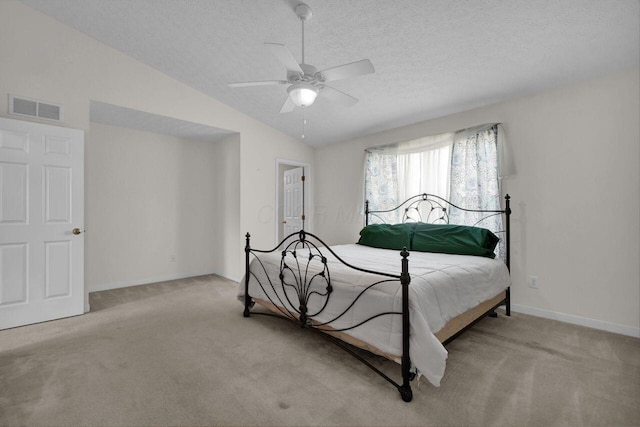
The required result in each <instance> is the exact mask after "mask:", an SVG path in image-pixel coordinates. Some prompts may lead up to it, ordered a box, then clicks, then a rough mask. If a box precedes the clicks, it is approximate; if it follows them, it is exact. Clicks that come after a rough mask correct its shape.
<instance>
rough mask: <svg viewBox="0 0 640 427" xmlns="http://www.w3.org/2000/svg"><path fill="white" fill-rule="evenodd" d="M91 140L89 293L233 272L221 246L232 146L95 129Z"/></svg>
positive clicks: (87, 203)
mask: <svg viewBox="0 0 640 427" xmlns="http://www.w3.org/2000/svg"><path fill="white" fill-rule="evenodd" d="M86 139H87V142H86V144H85V151H86V161H85V166H86V170H87V173H86V174H85V189H86V197H85V211H86V221H85V227H86V229H87V234H86V235H85V236H86V238H85V240H86V259H85V265H86V268H85V284H86V286H87V287H88V289H89V291H94V290H101V289H111V288H114V287H118V286H125V285H131V284H136V283H150V282H154V281H159V280H167V279H169V278H174V277H175V278H177V277H190V276H196V275H202V274H211V273H219V274H224V273H225V272H228V271H229V270H233V269H229V268H227V266H225V265H224V257H223V255H224V254H223V251H222V248H221V245H220V240H221V238H222V239H224V227H222V224H223V222H224V211H223V210H222V208H223V207H224V204H222V203H220V202H221V201H222V200H223V197H224V195H223V193H224V190H225V187H227V186H228V188H231V186H230V185H229V184H230V183H229V182H225V174H224V168H223V167H221V166H223V164H224V162H223V160H225V157H227V156H224V154H223V153H221V151H222V149H223V148H226V145H228V144H223V143H221V144H216V143H212V142H198V141H191V140H185V139H179V138H175V137H171V136H167V135H160V134H156V133H151V132H142V131H137V130H131V129H125V128H121V127H114V126H107V125H103V124H99V123H93V122H92V123H91V125H90V130H89V132H88V133H87V135H86ZM236 152H238V153H239V146H237V147H236ZM236 171H237V169H236ZM235 181H236V182H237V179H236V180H235ZM238 190H239V185H236V193H237V191H238ZM229 206H231V204H229ZM238 207H239V203H236V208H238ZM237 227H238V226H237V224H236V230H238V228H237ZM236 240H237V239H236ZM236 268H237V266H236Z"/></svg>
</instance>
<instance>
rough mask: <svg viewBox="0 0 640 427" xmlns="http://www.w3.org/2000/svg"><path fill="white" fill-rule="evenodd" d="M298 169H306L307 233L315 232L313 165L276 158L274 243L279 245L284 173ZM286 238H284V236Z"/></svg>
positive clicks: (305, 204)
mask: <svg viewBox="0 0 640 427" xmlns="http://www.w3.org/2000/svg"><path fill="white" fill-rule="evenodd" d="M298 167H303V168H304V176H305V181H304V184H303V185H304V215H305V221H304V224H305V231H311V230H313V226H312V224H313V215H311V214H310V212H312V206H311V202H310V201H311V200H313V197H312V192H313V189H312V187H311V186H310V185H309V181H311V173H312V170H311V164H309V163H306V162H300V161H297V160H288V159H282V158H276V169H275V170H276V174H275V175H276V177H275V179H276V194H275V204H274V207H275V209H274V212H275V217H274V218H275V221H274V222H275V224H274V225H275V229H274V242H275V244H276V245H277V244H278V243H280V240H281V236H280V223H281V221H282V220H281V218H280V215H281V212H280V204H281V202H283V200H282V195H281V194H280V193H281V190H282V189H283V184H282V180H283V177H284V171H285V170H287V169H293V168H298ZM282 237H284V236H282Z"/></svg>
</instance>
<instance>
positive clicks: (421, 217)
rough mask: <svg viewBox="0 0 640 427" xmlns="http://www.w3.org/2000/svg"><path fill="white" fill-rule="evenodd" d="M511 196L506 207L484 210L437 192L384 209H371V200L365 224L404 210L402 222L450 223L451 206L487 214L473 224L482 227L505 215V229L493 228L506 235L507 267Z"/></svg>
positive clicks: (366, 204) (509, 257)
mask: <svg viewBox="0 0 640 427" xmlns="http://www.w3.org/2000/svg"><path fill="white" fill-rule="evenodd" d="M510 200H511V196H509V195H508V194H507V195H506V196H505V208H504V209H501V210H484V209H466V208H463V207H460V206H457V205H455V204H453V203H451V202H450V201H448V200H446V199H444V198H442V197H440V196H436V195H435V194H428V193H422V194H417V195H415V196H412V197H409V198H408V199H407V200H405V201H404V202H402V203H400V204H399V205H398V206H396V207H395V208H392V209H383V210H371V209H369V201H368V200H367V201H365V203H364V218H365V225H369V220H370V218H371V217H376V218H378V219H379V220H381V221H382V222H385V220H384V218H382V216H381V214H384V213H390V212H395V211H400V210H402V221H401V222H429V223H432V224H449V210H450V208H455V209H459V210H461V211H464V212H476V213H480V214H486V215H484V216H482V218H480V219H479V220H478V221H476V222H475V223H474V224H472V225H473V226H477V227H482V222H483V221H485V220H487V219H488V218H491V217H494V216H497V215H504V218H505V221H504V224H503V225H504V230H491V231H493V232H494V233H496V234H504V235H505V238H504V239H505V260H504V261H505V264H506V265H507V268H510V266H511V250H510V242H511V223H510V216H511V207H510Z"/></svg>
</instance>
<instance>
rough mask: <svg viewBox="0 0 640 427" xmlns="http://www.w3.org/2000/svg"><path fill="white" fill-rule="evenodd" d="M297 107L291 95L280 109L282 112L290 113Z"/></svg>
mask: <svg viewBox="0 0 640 427" xmlns="http://www.w3.org/2000/svg"><path fill="white" fill-rule="evenodd" d="M294 108H296V104H294V103H293V101H292V100H291V97H290V96H287V100H286V101H284V104H282V108H281V109H280V112H281V113H290V112H292V111H293V110H294Z"/></svg>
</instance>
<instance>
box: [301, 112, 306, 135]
mask: <svg viewBox="0 0 640 427" xmlns="http://www.w3.org/2000/svg"><path fill="white" fill-rule="evenodd" d="M306 124H307V109H306V108H304V107H302V139H304V128H305V125H306Z"/></svg>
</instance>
